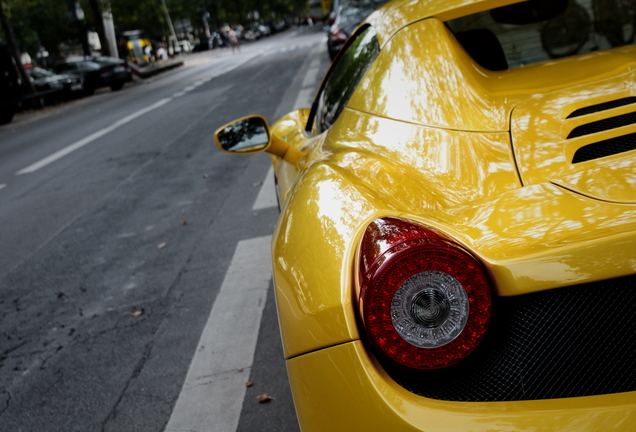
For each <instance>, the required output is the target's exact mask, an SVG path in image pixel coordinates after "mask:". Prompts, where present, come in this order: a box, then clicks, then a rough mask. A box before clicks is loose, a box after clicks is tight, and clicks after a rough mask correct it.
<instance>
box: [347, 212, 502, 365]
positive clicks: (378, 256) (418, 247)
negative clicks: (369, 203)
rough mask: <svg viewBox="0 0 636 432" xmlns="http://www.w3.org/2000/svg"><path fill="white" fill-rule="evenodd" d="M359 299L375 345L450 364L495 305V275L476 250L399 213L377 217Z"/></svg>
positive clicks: (400, 355) (468, 347)
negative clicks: (491, 279) (491, 278)
mask: <svg viewBox="0 0 636 432" xmlns="http://www.w3.org/2000/svg"><path fill="white" fill-rule="evenodd" d="M358 300H359V308H360V314H361V318H362V322H363V324H364V327H365V330H366V332H367V334H368V336H369V339H370V341H371V343H372V344H373V345H374V346H375V347H376V348H377V349H378V350H380V352H382V353H383V354H384V355H386V356H387V357H388V358H390V359H391V360H393V361H395V362H397V363H399V364H401V365H403V366H406V367H410V368H415V369H438V368H443V367H446V366H450V365H452V364H454V363H457V362H458V361H460V360H462V359H463V358H465V357H466V356H468V354H470V353H471V352H472V351H473V350H474V349H475V348H476V347H477V345H479V343H480V342H481V340H482V339H483V337H484V335H485V333H486V329H487V328H488V323H489V322H490V315H491V310H492V299H491V295H490V285H489V282H488V276H487V275H486V273H485V270H484V268H483V267H482V265H481V264H480V263H479V262H478V261H477V260H476V259H475V258H474V257H473V256H472V255H471V254H469V253H468V252H467V251H466V250H464V249H463V248H462V247H461V246H460V245H458V244H456V243H455V242H453V241H451V240H449V239H447V238H445V237H444V236H442V235H440V234H438V233H436V232H434V231H431V230H428V229H426V228H423V227H421V226H418V225H415V224H412V223H409V222H406V221H404V220H401V219H397V218H382V219H376V220H375V221H373V222H372V223H371V224H370V225H369V227H368V228H367V230H366V232H365V235H364V237H363V239H362V244H361V249H360V292H359V298H358Z"/></svg>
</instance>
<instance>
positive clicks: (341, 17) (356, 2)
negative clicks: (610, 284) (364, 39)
mask: <svg viewBox="0 0 636 432" xmlns="http://www.w3.org/2000/svg"><path fill="white" fill-rule="evenodd" d="M386 2H387V0H342V1H339V2H336V3H335V11H334V15H335V16H334V18H333V24H332V25H331V27H329V32H328V35H327V49H328V51H329V57H331V60H333V59H334V58H335V57H336V54H338V51H340V48H342V46H343V45H344V44H345V42H346V41H347V39H348V38H349V35H350V34H351V33H353V31H354V30H355V29H356V27H358V25H359V24H360V23H361V22H362V20H363V19H365V18H366V17H367V16H368V15H369V14H370V13H371V12H373V11H374V10H376V9H377V8H379V7H380V6H382V5H383V4H384V3H386Z"/></svg>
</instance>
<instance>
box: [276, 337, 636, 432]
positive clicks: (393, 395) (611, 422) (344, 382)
mask: <svg viewBox="0 0 636 432" xmlns="http://www.w3.org/2000/svg"><path fill="white" fill-rule="evenodd" d="M287 370H288V373H289V379H290V384H291V387H292V391H293V395H294V402H295V405H296V411H297V414H298V419H299V422H300V425H301V429H302V430H303V432H312V431H325V430H329V431H352V430H372V431H375V432H381V431H392V432H393V431H401V432H402V431H404V432H406V431H429V432H434V431H458V432H459V431H483V432H485V431H501V430H509V431H532V432H539V431H561V432H565V431H577V432H591V431H608V430H611V431H633V430H636V392H629V393H619V394H611V395H602V396H588V397H579V398H569V399H549V400H534V401H515V402H447V401H440V400H433V399H427V398H424V397H421V396H417V395H415V394H413V393H410V392H409V391H407V390H405V389H403V388H402V387H400V386H399V385H398V384H396V383H395V382H394V381H393V380H392V379H391V378H390V377H389V376H388V375H387V374H386V373H385V372H384V371H383V370H382V368H381V367H380V366H379V364H378V363H377V361H376V360H375V359H374V358H373V357H372V356H370V355H369V354H368V353H367V351H366V349H365V348H364V346H363V344H362V342H360V341H354V342H349V343H344V344H341V345H338V346H335V347H331V348H327V349H323V350H319V351H315V352H312V353H309V354H305V355H301V356H298V357H295V358H292V359H290V360H288V361H287Z"/></svg>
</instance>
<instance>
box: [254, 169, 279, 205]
mask: <svg viewBox="0 0 636 432" xmlns="http://www.w3.org/2000/svg"><path fill="white" fill-rule="evenodd" d="M277 205H278V201H277V199H276V184H275V183H274V167H273V166H271V165H270V167H269V171H267V176H265V180H263V185H262V186H261V190H260V191H259V192H258V196H257V197H256V201H254V206H253V207H252V210H261V209H264V208H270V207H276V206H277Z"/></svg>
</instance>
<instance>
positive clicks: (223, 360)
mask: <svg viewBox="0 0 636 432" xmlns="http://www.w3.org/2000/svg"><path fill="white" fill-rule="evenodd" d="M271 240H272V237H271V236H266V237H259V238H254V239H249V240H243V241H240V242H239V243H238V246H237V248H236V252H235V253H234V258H233V259H232V263H231V264H230V268H229V269H228V272H227V274H226V275H225V280H224V281H223V285H222V286H221V289H220V291H219V294H218V296H217V298H216V301H215V302H214V306H213V307H212V311H211V312H210V317H209V318H208V322H207V324H206V326H205V328H204V329H203V333H202V334H201V339H200V341H199V345H198V347H197V351H196V354H195V355H194V358H193V359H192V363H191V364H190V369H189V370H188V374H187V376H186V379H185V382H184V383H183V388H182V390H181V394H180V395H179V398H178V399H177V403H176V404H175V406H174V410H173V411H172V415H171V417H170V420H169V421H168V425H167V426H166V428H165V432H178V431H186V430H187V431H192V432H203V431H215V432H235V431H236V428H237V427H238V422H239V418H240V415H241V409H242V407H243V399H244V398H245V392H246V388H245V383H246V382H247V381H248V380H249V376H250V371H251V367H252V364H253V362H254V352H255V350H256V342H257V340H258V333H259V330H260V324H261V317H262V315H263V308H264V307H265V301H266V300H267V290H268V289H269V284H270V280H271V251H270V247H271V246H270V244H271Z"/></svg>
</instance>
